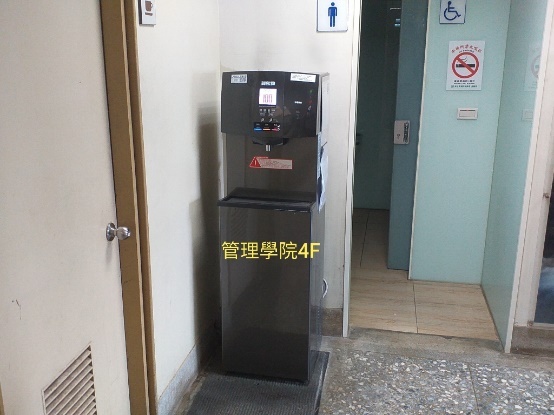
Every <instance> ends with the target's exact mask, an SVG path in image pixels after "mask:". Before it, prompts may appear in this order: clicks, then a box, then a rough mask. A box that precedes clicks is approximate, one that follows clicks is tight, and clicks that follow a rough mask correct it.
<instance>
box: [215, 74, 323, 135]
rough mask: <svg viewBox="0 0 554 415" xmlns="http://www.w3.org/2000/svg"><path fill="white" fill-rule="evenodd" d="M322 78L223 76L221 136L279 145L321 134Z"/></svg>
mask: <svg viewBox="0 0 554 415" xmlns="http://www.w3.org/2000/svg"><path fill="white" fill-rule="evenodd" d="M322 76H324V75H322V74H306V73H297V72H275V71H267V72H264V71H243V72H224V73H223V77H222V78H223V79H222V82H223V85H222V91H221V132H223V133H227V134H234V135H242V136H249V137H251V138H252V140H253V141H254V142H255V143H257V144H262V145H270V146H273V145H281V144H284V143H286V141H287V139H289V138H300V137H313V136H316V135H317V134H318V133H319V131H320V130H321V115H320V114H321V111H318V109H319V108H320V106H321V94H320V90H321V82H320V81H321V77H322Z"/></svg>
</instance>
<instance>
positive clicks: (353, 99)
mask: <svg viewBox="0 0 554 415" xmlns="http://www.w3.org/2000/svg"><path fill="white" fill-rule="evenodd" d="M361 21H362V0H354V24H353V27H352V33H353V36H352V63H351V68H352V69H351V76H350V79H351V85H350V120H349V125H350V127H349V129H348V157H347V160H346V164H347V167H346V203H345V208H344V215H345V217H344V222H345V232H344V276H343V303H342V304H343V306H342V337H348V334H349V327H348V322H349V319H350V274H351V256H352V212H353V210H352V209H353V207H354V157H355V150H356V149H355V147H356V146H355V143H356V118H357V107H358V76H359V61H360V35H361V32H360V30H361V27H362V26H361Z"/></svg>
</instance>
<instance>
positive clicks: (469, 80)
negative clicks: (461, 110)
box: [446, 40, 485, 91]
mask: <svg viewBox="0 0 554 415" xmlns="http://www.w3.org/2000/svg"><path fill="white" fill-rule="evenodd" d="M448 55H449V58H448V67H447V73H446V89H447V90H449V91H451V90H466V91H467V90H470V91H480V90H481V87H482V79H483V59H484V57H485V42H484V41H475V40H474V41H452V42H450V44H449V54H448Z"/></svg>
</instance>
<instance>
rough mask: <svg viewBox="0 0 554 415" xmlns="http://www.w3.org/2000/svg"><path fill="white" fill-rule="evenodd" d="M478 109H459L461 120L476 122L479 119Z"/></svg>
mask: <svg viewBox="0 0 554 415" xmlns="http://www.w3.org/2000/svg"><path fill="white" fill-rule="evenodd" d="M478 112H479V111H478V109H477V108H458V119H459V120H476V119H477V117H478Z"/></svg>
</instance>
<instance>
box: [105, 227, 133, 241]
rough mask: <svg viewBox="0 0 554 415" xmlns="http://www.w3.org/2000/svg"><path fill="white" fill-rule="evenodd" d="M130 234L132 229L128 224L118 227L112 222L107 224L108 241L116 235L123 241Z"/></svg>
mask: <svg viewBox="0 0 554 415" xmlns="http://www.w3.org/2000/svg"><path fill="white" fill-rule="evenodd" d="M129 236H131V231H130V230H129V228H127V227H126V226H120V227H118V228H116V226H115V225H114V224H113V223H111V222H110V223H108V226H106V239H107V240H108V241H113V240H114V239H115V238H116V237H117V239H119V240H120V241H123V240H124V239H127V238H128V237H129Z"/></svg>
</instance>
